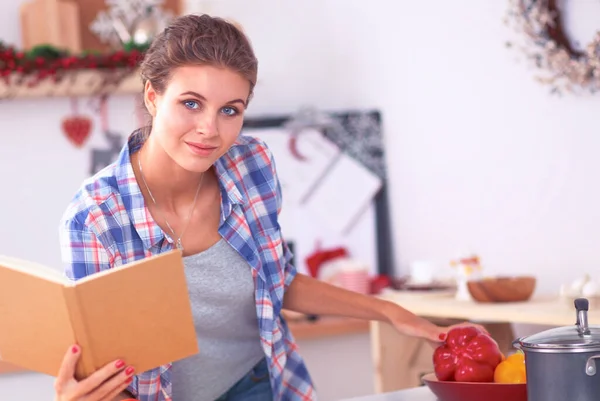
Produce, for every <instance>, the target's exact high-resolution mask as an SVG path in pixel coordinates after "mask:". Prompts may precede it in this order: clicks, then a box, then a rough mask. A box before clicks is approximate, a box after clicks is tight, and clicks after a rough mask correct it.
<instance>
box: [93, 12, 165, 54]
mask: <svg viewBox="0 0 600 401" xmlns="http://www.w3.org/2000/svg"><path fill="white" fill-rule="evenodd" d="M106 4H107V6H108V9H107V10H102V11H100V12H99V13H98V14H97V15H96V18H95V19H94V20H93V21H92V23H91V24H90V26H89V29H90V31H91V32H93V33H94V34H96V35H97V36H98V39H100V41H101V42H102V43H106V44H109V45H111V46H112V47H114V48H117V49H118V48H121V47H122V46H123V45H124V44H125V43H128V42H133V43H135V44H137V45H146V44H149V43H150V42H151V41H152V39H153V38H154V37H155V36H156V35H157V34H158V33H159V32H161V31H162V30H164V29H165V27H166V26H167V24H168V23H169V21H170V20H171V19H172V18H173V17H174V15H173V13H172V12H171V11H169V10H166V9H165V8H164V7H163V6H164V0H106Z"/></svg>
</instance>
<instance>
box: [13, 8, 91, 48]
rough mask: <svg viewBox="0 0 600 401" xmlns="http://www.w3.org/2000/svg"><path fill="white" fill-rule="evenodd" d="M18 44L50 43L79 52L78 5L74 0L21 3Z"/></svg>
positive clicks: (32, 45)
mask: <svg viewBox="0 0 600 401" xmlns="http://www.w3.org/2000/svg"><path fill="white" fill-rule="evenodd" d="M20 19H21V42H22V43H21V47H22V48H23V49H25V50H29V49H31V48H33V47H34V46H37V45H52V46H55V47H57V48H59V49H64V50H68V51H70V52H72V53H80V52H81V35H80V34H79V6H78V4H77V3H76V2H75V1H73V0H33V1H30V2H27V3H24V4H23V5H21V8H20Z"/></svg>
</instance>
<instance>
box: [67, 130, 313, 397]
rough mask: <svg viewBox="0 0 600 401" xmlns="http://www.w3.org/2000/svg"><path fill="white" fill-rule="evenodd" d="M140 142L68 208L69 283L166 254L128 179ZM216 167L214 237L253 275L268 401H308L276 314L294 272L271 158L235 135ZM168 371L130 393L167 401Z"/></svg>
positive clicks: (156, 372) (150, 375)
mask: <svg viewBox="0 0 600 401" xmlns="http://www.w3.org/2000/svg"><path fill="white" fill-rule="evenodd" d="M142 144H143V140H142V139H141V137H140V135H138V134H137V133H136V132H134V133H133V134H132V135H131V136H130V138H129V140H128V143H127V144H126V145H125V146H124V147H123V149H122V151H121V153H120V155H119V157H118V159H117V161H116V162H114V163H113V164H111V165H109V166H108V167H106V168H105V169H103V170H102V171H100V172H99V173H97V174H96V175H95V176H93V177H91V178H89V179H87V180H86V181H85V182H84V183H83V185H82V187H81V188H80V190H79V191H78V192H77V193H76V195H75V197H74V198H73V200H72V202H71V203H70V205H69V206H68V208H67V210H66V212H65V214H64V216H63V218H62V220H61V224H60V242H61V253H62V259H63V261H64V263H65V265H66V266H65V268H66V275H67V277H69V278H70V279H72V280H78V279H80V278H82V277H85V276H87V275H90V274H94V273H96V272H99V271H102V270H106V269H110V268H112V267H114V266H118V265H122V264H125V263H129V262H133V261H135V260H138V259H141V258H145V257H148V256H150V255H154V254H158V253H161V252H165V251H168V250H170V249H172V247H173V243H172V239H171V238H170V237H168V236H167V235H166V234H165V233H164V232H163V231H162V230H161V228H160V227H159V226H158V225H157V224H156V222H155V221H154V220H153V219H152V216H151V215H150V213H149V212H148V209H147V208H146V207H145V204H144V198H143V196H142V193H141V192H140V188H139V186H138V184H137V181H136V179H135V176H134V174H133V168H132V166H131V160H130V153H133V152H135V151H137V150H139V148H140V147H141V145H142ZM215 169H216V173H217V176H218V179H219V185H220V189H221V199H222V200H221V217H220V225H219V233H220V234H221V236H222V237H223V238H224V239H225V240H226V241H227V242H228V243H229V244H230V245H231V246H232V247H233V248H234V249H236V250H237V251H238V252H239V253H240V255H242V256H243V257H244V258H245V259H246V261H247V262H248V264H249V266H250V268H251V270H252V275H253V277H254V280H255V298H256V312H257V316H258V325H259V331H260V337H261V343H262V347H263V350H264V352H265V356H266V359H267V361H268V365H269V371H270V376H271V385H272V388H273V394H274V398H275V399H276V400H306V401H308V400H315V399H316V395H315V391H314V388H313V385H312V383H311V378H310V376H309V374H308V371H307V369H306V367H305V364H304V361H303V360H302V358H301V357H300V355H299V353H298V350H297V346H296V344H295V341H294V338H293V337H292V335H291V333H290V331H289V330H288V327H287V324H286V322H285V321H284V319H283V318H282V317H281V315H280V312H281V308H282V306H283V295H284V290H285V289H286V288H287V286H289V284H290V283H291V282H292V280H293V278H294V276H295V274H296V269H295V268H294V267H293V266H292V265H291V263H290V262H289V261H290V259H291V253H290V250H289V248H288V247H287V245H286V244H285V242H284V240H283V238H282V235H281V230H280V227H279V223H278V219H277V216H278V214H279V211H280V208H281V188H280V184H279V180H278V178H277V175H276V170H275V164H274V161H273V158H272V155H271V153H270V151H269V149H268V148H267V146H266V145H265V144H264V143H262V142H260V141H259V140H258V139H255V138H251V137H248V136H240V137H239V138H238V140H237V141H236V142H235V143H234V145H233V146H232V147H231V149H230V150H229V151H228V152H227V153H226V154H225V155H223V156H222V157H221V158H220V159H219V160H217V161H216V163H215ZM157 346H160V344H157ZM170 368H171V364H168V365H165V366H161V367H158V368H156V369H153V370H150V371H147V372H143V373H140V374H138V375H136V376H135V377H134V380H133V381H132V383H131V385H130V387H129V391H130V392H131V393H132V394H133V395H134V396H135V397H136V398H138V399H139V400H141V401H158V400H170V397H171V394H172V386H171V371H170ZM175 401H183V400H175Z"/></svg>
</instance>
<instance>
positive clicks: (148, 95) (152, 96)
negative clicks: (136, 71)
mask: <svg viewBox="0 0 600 401" xmlns="http://www.w3.org/2000/svg"><path fill="white" fill-rule="evenodd" d="M157 98H158V94H157V93H156V90H154V88H153V87H152V84H151V83H150V81H146V85H145V86H144V104H145V105H146V110H148V113H149V114H150V115H151V116H152V117H154V116H156V101H157Z"/></svg>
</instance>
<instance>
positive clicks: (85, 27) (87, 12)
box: [73, 0, 183, 52]
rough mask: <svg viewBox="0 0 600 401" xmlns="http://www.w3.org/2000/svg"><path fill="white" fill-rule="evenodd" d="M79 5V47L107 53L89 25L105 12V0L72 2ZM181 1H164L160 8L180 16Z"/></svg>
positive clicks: (106, 49) (104, 45)
mask: <svg viewBox="0 0 600 401" xmlns="http://www.w3.org/2000/svg"><path fill="white" fill-rule="evenodd" d="M73 1H74V2H75V3H78V4H79V8H80V13H79V27H80V29H79V31H80V34H81V46H82V48H83V50H96V51H100V52H108V51H110V50H111V48H110V46H109V45H108V44H105V43H102V42H101V41H100V39H98V37H97V36H96V34H95V33H93V32H92V31H91V30H90V25H91V24H92V22H93V21H94V20H95V19H96V16H97V15H98V13H99V12H100V11H106V10H107V9H108V7H107V6H106V1H105V0H73ZM182 2H183V0H165V1H164V2H163V5H162V8H163V9H164V10H168V11H171V12H172V13H173V15H175V16H177V15H181V13H182V10H183V5H182V4H181V3H182Z"/></svg>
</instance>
